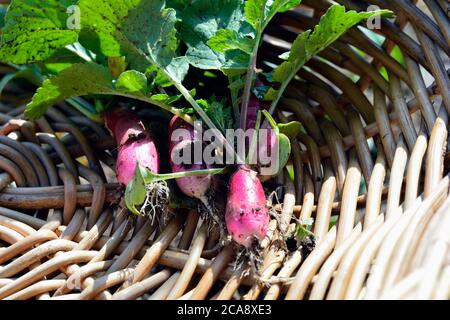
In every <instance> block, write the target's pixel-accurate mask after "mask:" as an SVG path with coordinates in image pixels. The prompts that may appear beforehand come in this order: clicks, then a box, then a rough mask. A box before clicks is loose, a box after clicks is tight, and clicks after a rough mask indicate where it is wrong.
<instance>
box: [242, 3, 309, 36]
mask: <svg viewBox="0 0 450 320" xmlns="http://www.w3.org/2000/svg"><path fill="white" fill-rule="evenodd" d="M300 2H301V0H247V1H246V2H245V16H246V18H247V22H248V23H250V24H251V25H252V26H253V27H254V28H255V29H256V30H261V31H262V30H263V29H264V28H265V26H267V24H268V23H269V22H270V20H271V19H272V18H273V17H274V16H275V14H276V13H278V12H284V11H287V10H290V9H292V8H293V7H295V6H297V5H299V4H300Z"/></svg>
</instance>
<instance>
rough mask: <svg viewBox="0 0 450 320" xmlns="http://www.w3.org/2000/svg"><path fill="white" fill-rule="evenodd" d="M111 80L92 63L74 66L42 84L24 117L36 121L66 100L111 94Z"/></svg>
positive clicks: (101, 68)
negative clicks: (90, 95) (52, 106)
mask: <svg viewBox="0 0 450 320" xmlns="http://www.w3.org/2000/svg"><path fill="white" fill-rule="evenodd" d="M80 79H83V80H82V81H81V80H80ZM112 80H113V78H112V75H111V73H110V72H109V70H108V68H105V67H103V66H100V65H98V64H94V63H86V64H81V63H77V64H74V65H73V66H72V67H69V68H67V69H64V70H63V71H61V72H60V73H59V74H58V75H57V76H54V77H50V78H49V79H46V80H45V81H44V82H43V84H42V86H41V87H40V88H39V89H38V90H37V92H36V94H35V95H34V96H33V99H32V101H31V102H30V103H29V104H28V105H27V108H26V111H25V115H26V116H27V118H29V119H38V118H40V117H41V116H42V115H43V114H44V113H45V111H46V110H47V107H49V106H51V105H53V104H55V103H57V102H60V101H63V100H66V99H67V98H70V97H75V96H82V95H89V94H94V93H103V94H112V93H113V92H114V88H113V85H112Z"/></svg>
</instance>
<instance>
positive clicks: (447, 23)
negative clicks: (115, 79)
mask: <svg viewBox="0 0 450 320" xmlns="http://www.w3.org/2000/svg"><path fill="white" fill-rule="evenodd" d="M337 2H339V3H342V4H345V5H346V6H347V7H348V8H351V9H356V10H359V9H367V7H368V6H369V3H370V4H373V5H377V6H379V7H382V8H388V9H391V10H393V11H394V12H395V13H396V20H395V22H392V21H388V20H383V21H382V23H381V29H379V30H375V31H377V32H378V33H379V34H380V35H382V36H383V37H382V38H381V39H383V42H382V44H381V45H379V44H376V43H375V42H374V41H373V40H372V39H373V37H368V36H367V34H366V33H363V32H362V31H361V29H358V28H353V29H352V30H351V31H350V32H348V33H347V34H346V35H345V36H343V37H342V38H341V39H340V40H339V41H337V42H336V43H335V44H333V45H332V46H331V47H330V48H328V49H327V50H325V51H324V52H323V53H321V55H320V57H317V58H315V59H313V60H312V61H311V62H310V63H308V65H307V67H306V68H304V69H303V70H302V71H301V72H300V74H299V75H300V77H301V79H304V80H298V81H295V83H293V84H292V85H291V86H290V88H289V89H288V91H287V93H286V95H285V98H284V100H283V101H282V104H281V110H284V111H287V112H284V113H282V114H281V113H280V114H279V116H280V118H282V119H285V120H288V119H291V118H293V119H298V120H300V121H301V122H302V123H303V124H304V126H305V130H306V132H307V134H303V135H301V136H299V137H298V141H297V142H295V143H294V144H293V146H294V147H293V161H292V162H293V167H294V173H295V179H294V183H292V182H291V180H290V179H284V176H280V177H278V182H279V183H281V184H282V185H283V186H284V188H282V190H281V194H280V196H281V198H280V200H282V205H278V206H277V207H276V208H277V209H278V210H279V211H278V212H280V213H281V212H284V213H285V212H293V213H294V215H295V216H296V217H297V218H300V219H301V220H302V221H305V220H306V219H308V218H309V217H313V218H314V225H313V228H312V231H313V232H314V234H315V236H316V245H315V248H314V250H313V251H312V252H311V253H310V254H309V255H306V254H305V252H304V251H294V252H286V251H285V250H282V249H279V246H277V245H274V242H273V241H270V240H271V239H270V237H272V236H274V235H275V233H274V232H269V236H268V239H266V240H267V241H264V243H263V247H264V256H263V258H264V260H263V262H262V266H261V271H260V272H259V274H258V276H257V275H256V274H255V273H253V272H252V271H249V272H235V271H234V269H233V266H232V263H233V261H234V260H235V256H236V249H235V247H234V246H233V245H232V244H229V245H227V246H225V247H218V246H217V239H218V235H217V233H215V232H214V230H213V231H212V232H209V230H208V228H207V226H206V224H205V223H202V221H199V220H201V219H199V216H198V214H197V212H196V211H190V212H179V213H178V214H176V215H175V216H174V218H173V219H172V220H170V221H167V222H162V221H161V222H160V221H158V220H155V221H150V220H145V219H143V218H137V217H134V216H131V215H129V214H128V213H127V212H125V210H120V209H117V208H120V206H117V205H116V204H117V202H118V201H119V200H120V198H121V196H122V192H123V191H122V189H121V188H120V186H119V185H118V184H116V183H111V181H112V180H111V179H110V176H111V174H112V170H111V168H113V166H114V157H113V155H114V149H115V145H114V141H113V139H112V138H111V137H110V136H109V135H108V133H107V132H106V131H105V129H104V128H102V127H100V126H99V125H97V124H95V123H93V122H92V121H90V120H88V119H87V118H85V117H83V116H82V115H81V114H79V113H78V112H77V111H75V110H74V109H71V108H70V107H68V106H65V105H57V106H54V107H53V108H52V109H51V110H49V111H48V112H47V113H46V115H45V118H43V119H41V120H39V121H37V122H36V123H30V122H28V121H25V120H22V119H23V110H24V107H23V106H21V107H16V106H18V105H22V104H23V103H26V102H27V101H28V100H29V98H30V90H28V91H25V90H23V89H21V88H20V87H11V88H9V90H8V91H7V92H6V93H5V94H4V95H3V97H2V103H1V105H0V112H1V113H0V123H1V124H2V127H1V131H0V133H1V136H0V172H1V173H0V190H1V192H0V299H248V300H255V299H325V298H326V299H380V298H382V299H383V298H384V299H405V298H413V299H414V298H418V299H449V298H450V213H449V212H450V197H449V194H448V191H449V176H447V172H448V170H447V169H448V167H447V166H446V164H447V163H446V159H447V157H446V152H447V149H448V144H447V123H448V112H449V111H450V80H449V67H448V63H449V61H448V58H449V56H450V20H449V9H450V5H449V3H448V1H445V0H424V1H423V2H419V3H417V4H416V2H417V1H414V0H412V1H409V0H395V1H386V0H372V1H367V2H366V3H365V2H364V1H347V0H341V1H337ZM328 6H329V3H327V2H326V1H318V0H304V1H303V4H302V5H301V6H300V7H299V8H298V10H294V11H290V12H287V13H284V14H281V15H279V16H278V17H277V18H276V21H274V23H272V25H271V26H270V27H269V28H268V31H267V41H266V42H265V44H264V49H263V52H264V54H265V56H264V59H262V60H264V61H270V62H279V61H278V58H277V57H278V55H279V53H281V52H283V51H285V45H286V42H289V41H292V39H293V38H294V37H295V35H296V34H297V33H298V32H300V31H301V30H304V29H306V28H310V27H311V26H312V25H314V24H315V22H316V20H317V19H318V17H320V15H321V14H322V13H323V12H324V11H325V10H326V9H327V8H328ZM280 40H283V41H280ZM352 47H353V48H357V49H359V50H360V51H358V52H364V55H362V54H359V53H358V52H357V51H355V50H352ZM393 50H397V51H398V50H400V51H401V52H402V53H403V56H404V64H402V63H400V62H398V61H397V60H396V59H395V58H394V57H393V55H392V54H391V52H392V51H393ZM382 67H384V71H385V74H386V75H387V76H388V77H389V81H387V80H386V78H385V77H383V75H382V73H380V72H379V70H380V68H382ZM2 68H3V67H2ZM261 68H264V65H261ZM306 97H308V98H306ZM11 182H14V183H15V184H11ZM335 217H338V220H337V223H336V224H335V225H334V226H332V227H331V228H330V221H332V220H333V219H334V218H335ZM276 224H277V219H273V221H271V225H270V226H271V228H272V229H271V230H275V227H276ZM246 271H247V270H246Z"/></svg>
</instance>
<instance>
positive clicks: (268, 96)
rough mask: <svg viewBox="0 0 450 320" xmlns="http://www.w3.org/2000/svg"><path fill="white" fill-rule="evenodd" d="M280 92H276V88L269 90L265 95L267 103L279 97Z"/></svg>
mask: <svg viewBox="0 0 450 320" xmlns="http://www.w3.org/2000/svg"><path fill="white" fill-rule="evenodd" d="M278 92H279V91H278V90H275V89H274V88H269V90H267V92H266V94H265V95H264V100H265V101H272V100H274V99H275V98H276V97H277V96H278Z"/></svg>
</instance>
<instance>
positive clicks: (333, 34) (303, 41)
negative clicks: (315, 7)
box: [269, 5, 391, 113]
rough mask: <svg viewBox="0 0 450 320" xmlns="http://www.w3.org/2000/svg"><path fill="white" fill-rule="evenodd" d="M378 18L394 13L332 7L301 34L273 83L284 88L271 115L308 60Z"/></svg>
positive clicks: (278, 95) (276, 72)
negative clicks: (378, 16) (359, 26)
mask: <svg viewBox="0 0 450 320" xmlns="http://www.w3.org/2000/svg"><path fill="white" fill-rule="evenodd" d="M376 15H383V16H389V15H391V12H390V11H389V10H378V11H370V12H356V11H347V12H346V10H345V7H344V6H341V5H333V6H331V7H330V8H329V9H328V11H327V12H326V13H325V15H323V16H322V18H321V19H320V22H319V24H318V25H317V26H316V27H315V28H314V30H312V31H311V30H308V31H305V32H303V33H302V34H300V35H299V36H298V37H297V38H296V39H295V41H294V42H293V44H292V47H291V50H290V52H289V53H287V54H284V55H283V57H284V58H286V57H288V60H287V61H285V62H283V63H282V64H280V65H279V66H278V67H277V68H276V69H275V70H274V72H273V81H275V82H279V83H281V88H280V90H279V92H278V93H277V95H276V97H275V98H274V99H273V103H272V105H271V107H270V111H269V113H273V111H274V109H275V107H276V104H277V103H278V101H279V99H280V98H281V95H282V94H283V92H284V90H285V89H286V87H287V85H288V84H289V82H290V81H291V80H292V78H293V77H294V76H295V75H296V74H297V72H298V71H299V70H300V68H302V67H303V65H304V64H305V63H306V62H307V61H308V60H309V59H311V58H312V57H313V56H315V55H316V54H317V53H319V52H320V51H322V50H323V49H325V48H326V47H328V46H329V45H330V44H332V43H333V42H334V41H336V40H337V39H338V38H339V37H340V36H342V35H343V34H344V33H345V32H346V31H347V30H349V29H350V28H352V27H353V26H355V25H356V24H358V23H359V22H361V21H362V20H365V19H368V18H370V17H373V16H376Z"/></svg>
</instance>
